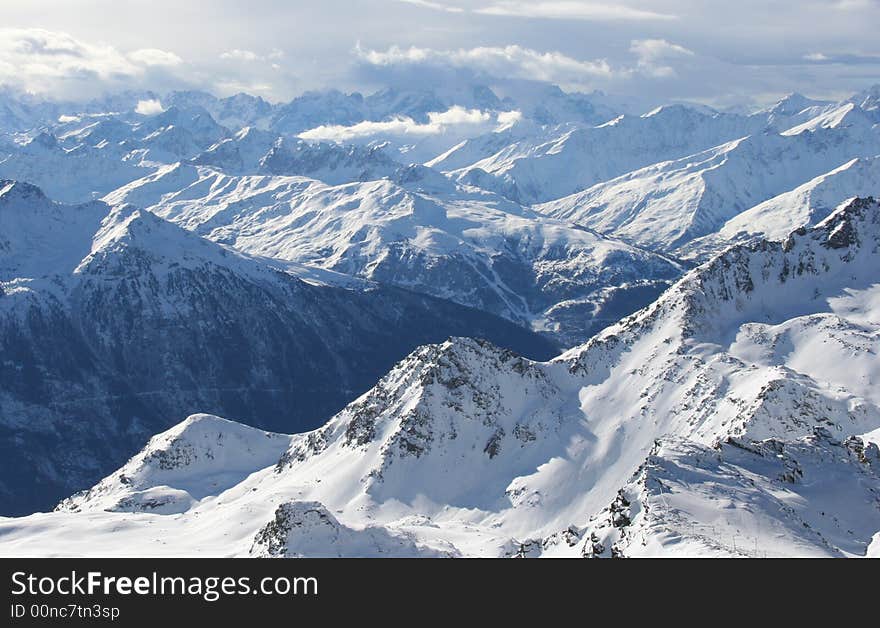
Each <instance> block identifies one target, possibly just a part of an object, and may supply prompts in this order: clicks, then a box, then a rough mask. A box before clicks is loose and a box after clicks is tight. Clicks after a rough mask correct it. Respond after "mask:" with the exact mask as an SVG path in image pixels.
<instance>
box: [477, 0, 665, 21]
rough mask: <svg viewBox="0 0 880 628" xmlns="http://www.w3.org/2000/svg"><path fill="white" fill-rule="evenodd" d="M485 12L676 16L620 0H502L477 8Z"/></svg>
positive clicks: (538, 15)
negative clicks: (579, 0) (621, 2)
mask: <svg viewBox="0 0 880 628" xmlns="http://www.w3.org/2000/svg"><path fill="white" fill-rule="evenodd" d="M475 13H481V14H483V15H500V16H507V17H531V18H545V19H559V20H587V21H596V22H616V21H652V20H661V21H663V20H674V19H677V18H676V16H674V15H669V14H667V13H657V12H655V11H648V10H645V9H636V8H632V7H628V6H625V5H622V4H620V3H618V2H575V1H573V0H567V1H566V0H563V1H559V2H529V1H526V0H502V1H499V2H494V3H492V4H491V5H489V6H487V7H484V8H480V9H476V10H475Z"/></svg>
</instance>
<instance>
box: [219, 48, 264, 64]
mask: <svg viewBox="0 0 880 628" xmlns="http://www.w3.org/2000/svg"><path fill="white" fill-rule="evenodd" d="M220 58H221V59H233V60H235V61H258V60H260V59H262V57H261V56H260V55H258V54H257V53H256V52H254V51H253V50H241V49H239V48H233V49H232V50H227V51H225V52H222V53H220Z"/></svg>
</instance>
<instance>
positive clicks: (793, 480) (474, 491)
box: [0, 199, 880, 557]
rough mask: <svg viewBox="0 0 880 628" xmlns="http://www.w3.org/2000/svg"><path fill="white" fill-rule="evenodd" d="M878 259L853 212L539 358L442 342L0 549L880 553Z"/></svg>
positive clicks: (193, 442) (135, 469) (187, 432)
mask: <svg viewBox="0 0 880 628" xmlns="http://www.w3.org/2000/svg"><path fill="white" fill-rule="evenodd" d="M878 263H880V205H878V203H877V202H876V201H874V200H873V199H856V200H852V201H849V202H847V203H845V204H844V205H842V206H841V207H839V208H838V209H837V210H835V211H834V212H832V214H831V215H830V216H829V217H828V218H826V219H825V220H823V221H822V222H821V223H819V224H818V225H817V226H816V227H814V228H811V229H806V228H801V229H799V230H797V231H795V232H794V233H792V234H791V235H790V236H788V237H787V238H786V239H785V240H784V241H782V242H771V241H766V240H757V241H753V242H750V243H747V244H743V245H738V246H735V247H733V248H731V249H729V250H727V251H726V252H724V253H722V254H721V255H720V256H718V257H716V258H714V259H712V260H711V261H709V262H707V263H706V264H704V265H702V266H700V267H699V268H697V269H695V270H693V271H691V272H690V273H688V274H687V275H686V276H685V277H684V278H683V279H681V280H680V281H679V282H678V283H677V284H675V286H673V287H672V288H671V289H670V290H668V291H667V292H666V293H665V294H664V295H663V296H661V297H660V298H659V299H658V300H657V301H656V302H654V303H653V304H652V305H650V306H648V307H647V308H645V309H644V310H642V311H640V312H638V313H636V314H634V315H632V316H630V317H627V318H626V319H624V320H622V321H621V322H620V323H618V324H617V325H614V326H612V327H610V328H608V329H606V330H605V331H603V332H602V333H600V334H599V335H598V336H596V337H595V338H593V339H592V340H590V341H589V342H588V343H587V344H585V345H582V346H580V347H577V348H575V349H572V350H570V351H568V352H566V353H565V354H563V355H561V356H559V357H558V358H556V359H554V360H552V361H550V362H533V361H530V360H527V359H524V358H521V357H519V356H517V355H515V354H513V353H512V352H510V351H507V350H503V349H499V348H497V347H495V346H493V345H490V344H488V343H486V342H482V341H476V340H469V339H462V338H454V339H451V340H449V341H447V342H445V343H442V344H439V345H429V346H424V347H421V348H419V349H417V350H416V351H414V352H413V353H412V354H410V355H409V356H408V357H407V358H406V359H404V360H403V361H401V362H400V363H399V364H398V365H397V366H396V367H395V368H394V369H393V370H392V371H391V372H389V373H388V374H387V375H386V376H385V377H384V378H383V379H382V380H381V381H380V382H379V383H378V384H377V385H376V386H375V387H374V388H373V389H372V390H370V391H369V392H367V393H366V394H364V395H363V396H361V397H360V398H358V399H357V400H356V401H354V402H353V403H351V404H350V405H349V406H347V407H346V408H345V409H344V410H343V411H342V412H340V413H339V414H337V415H336V416H335V417H333V418H332V419H330V421H329V422H328V423H327V424H326V425H325V426H324V427H322V428H320V429H318V430H315V431H312V432H307V433H304V434H297V435H293V436H282V435H278V434H272V433H267V432H263V431H260V430H256V429H254V428H248V427H244V426H242V425H239V424H236V423H233V422H229V421H226V420H223V419H220V418H217V417H213V416H209V415H196V416H194V417H190V418H189V419H187V420H186V421H185V422H184V423H182V424H180V425H178V426H176V427H174V428H172V429H171V430H169V431H168V432H165V433H163V434H160V435H159V436H156V437H154V438H153V439H152V440H151V441H150V443H149V444H148V445H147V446H146V448H145V449H144V450H143V451H142V452H141V453H140V454H138V455H137V456H135V457H134V458H132V459H131V460H130V461H129V462H128V463H127V464H126V465H125V466H124V467H122V468H121V469H120V470H119V471H117V472H115V473H114V474H111V475H110V476H108V477H107V478H105V479H104V480H102V481H101V482H100V483H99V484H98V485H96V486H95V487H93V488H92V489H90V490H89V491H86V492H84V493H81V494H78V495H75V496H73V497H71V498H69V499H67V500H65V501H63V502H62V503H61V504H60V505H59V506H58V508H57V509H56V512H53V513H41V514H35V515H31V516H29V517H24V518H18V519H0V553H2V554H3V555H7V556H8V555H40V556H42V555H71V554H76V555H79V554H86V555H93V554H102V555H200V556H340V555H341V556H498V557H500V556H522V557H531V556H547V557H551V556H586V557H604V556H853V557H855V556H880V451H878V446H877V444H878V442H880V392H878V389H877V386H876V382H877V381H878V376H880V358H878V353H877V346H878V345H877V341H878V337H880V282H878V279H877V272H876V269H877V268H878ZM842 365H845V367H843V366H842Z"/></svg>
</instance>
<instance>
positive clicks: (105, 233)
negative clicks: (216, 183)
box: [0, 181, 555, 513]
mask: <svg viewBox="0 0 880 628" xmlns="http://www.w3.org/2000/svg"><path fill="white" fill-rule="evenodd" d="M298 277H302V278H303V279H304V280H307V281H308V283H307V282H306V281H303V280H301V279H299V278H298ZM464 333H467V334H473V335H476V336H483V337H486V338H493V339H495V340H496V341H498V342H500V343H501V344H505V345H509V346H511V347H514V348H517V349H519V350H523V351H526V352H527V353H531V354H532V355H543V356H545V357H547V356H549V355H552V353H554V352H555V351H554V346H553V345H551V344H550V343H548V342H547V341H545V340H543V339H541V338H540V337H538V336H535V335H533V334H530V333H529V332H527V331H526V330H523V329H522V328H520V327H517V326H515V325H513V324H510V323H507V322H506V321H504V320H502V319H499V318H497V317H494V316H492V315H490V314H487V313H484V312H478V311H475V310H472V309H469V308H464V307H461V306H459V305H455V304H453V303H450V302H446V301H441V300H438V299H433V298H430V297H427V296H424V295H419V294H415V293H413V292H409V291H402V290H398V289H394V288H390V287H382V286H378V285H376V284H370V283H366V282H360V283H359V284H358V282H355V281H354V280H353V279H352V278H350V277H343V276H339V275H334V274H333V273H330V272H327V271H320V269H318V270H315V271H312V270H310V269H304V268H302V267H298V266H296V265H293V264H289V265H288V264H283V263H280V262H277V263H275V262H267V261H266V260H261V259H256V258H253V257H250V256H247V255H244V254H242V253H239V252H236V251H233V250H231V249H228V248H225V247H223V246H220V245H218V244H215V243H213V242H210V241H208V240H205V239H202V238H200V237H198V236H196V235H194V234H192V233H190V232H188V231H185V230H183V229H181V228H180V227H177V226H176V225H173V224H172V223H169V222H167V221H165V220H163V219H161V218H159V217H158V216H156V215H155V214H152V213H150V212H147V211H144V210H140V209H136V208H135V207H133V206H131V205H120V206H114V207H109V206H108V205H106V204H104V203H102V202H98V201H95V202H91V203H88V204H84V205H62V204H57V203H54V202H52V201H50V200H49V199H48V198H46V197H45V196H44V195H43V194H42V192H41V191H40V190H39V189H38V188H36V187H34V186H32V185H29V184H24V183H16V182H11V181H4V182H3V183H2V184H0V353H2V355H3V361H2V362H0V382H2V384H0V409H2V411H0V417H2V418H0V442H2V444H0V449H2V450H3V452H4V456H3V458H2V462H0V493H2V495H3V504H4V505H3V511H4V512H5V513H15V512H18V513H20V512H27V511H29V510H28V509H30V510H33V509H36V508H45V507H46V506H48V505H49V504H50V503H51V502H52V500H54V499H56V498H57V496H59V495H62V494H64V493H69V492H70V489H71V488H72V487H76V486H79V487H83V486H87V485H89V484H91V483H92V482H93V481H94V480H95V479H97V478H98V477H100V476H101V475H103V474H105V473H106V472H107V471H109V470H110V469H112V468H114V467H116V466H118V464H119V463H120V462H122V461H123V460H124V459H125V458H126V457H127V456H128V455H130V454H131V453H132V452H133V451H135V450H136V449H137V447H139V446H140V445H141V444H142V443H143V441H144V439H145V438H146V436H147V435H149V434H152V433H155V432H157V431H159V430H161V429H165V428H167V427H168V426H169V425H170V421H169V419H171V420H172V421H173V420H174V419H173V418H172V417H176V416H179V415H180V414H181V413H183V414H188V413H190V412H193V411H195V410H196V409H201V410H208V411H212V412H220V413H223V414H226V415H228V416H230V417H234V418H236V419H240V420H244V421H245V422H250V423H254V424H258V425H261V426H263V427H266V428H271V429H280V430H287V431H291V430H292V429H301V428H306V427H314V426H316V425H317V424H319V422H320V421H321V420H322V419H323V418H326V416H327V415H328V414H330V413H332V412H334V411H335V410H338V409H339V408H340V407H342V406H343V405H344V404H345V403H346V402H348V401H350V400H351V399H352V398H354V397H355V396H356V395H357V394H359V393H361V392H363V391H364V390H366V389H367V388H368V387H369V386H371V385H372V384H373V383H375V381H376V379H377V378H378V377H379V376H380V375H381V373H383V372H385V371H386V370H387V369H388V368H389V367H390V366H391V365H392V364H394V362H396V361H397V360H399V359H400V358H401V357H402V356H404V355H406V353H407V352H409V351H411V350H412V348H413V347H415V346H417V345H419V344H423V343H424V342H434V341H439V340H442V339H444V338H446V337H447V336H449V335H460V334H464Z"/></svg>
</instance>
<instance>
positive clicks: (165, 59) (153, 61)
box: [128, 48, 183, 67]
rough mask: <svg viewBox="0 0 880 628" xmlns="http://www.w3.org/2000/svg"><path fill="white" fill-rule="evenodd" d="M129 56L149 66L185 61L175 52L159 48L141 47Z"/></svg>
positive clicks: (173, 64)
mask: <svg viewBox="0 0 880 628" xmlns="http://www.w3.org/2000/svg"><path fill="white" fill-rule="evenodd" d="M128 58H129V59H131V60H132V61H134V62H135V63H139V64H141V65H148V66H169V67H170V66H175V65H180V64H181V63H183V59H181V58H180V57H178V56H177V55H176V54H174V53H173V52H168V51H167V50H159V49H158V48H141V49H140V50H135V51H134V52H130V53H129V54H128Z"/></svg>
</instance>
